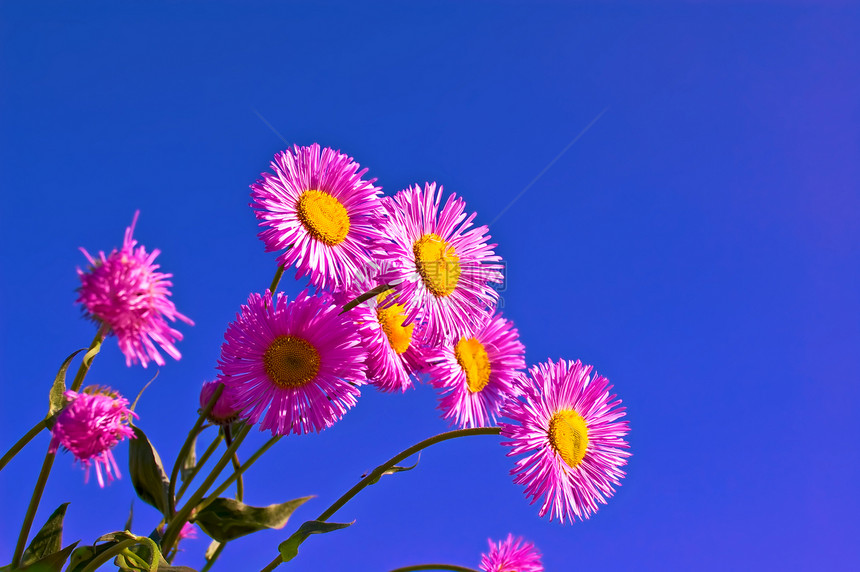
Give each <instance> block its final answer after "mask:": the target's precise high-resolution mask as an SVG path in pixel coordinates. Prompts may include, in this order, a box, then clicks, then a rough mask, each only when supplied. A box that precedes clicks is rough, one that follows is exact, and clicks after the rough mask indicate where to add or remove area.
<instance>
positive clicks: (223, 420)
mask: <svg viewBox="0 0 860 572" xmlns="http://www.w3.org/2000/svg"><path fill="white" fill-rule="evenodd" d="M220 384H221V382H220V381H218V380H214V381H207V382H205V383H204V384H203V387H201V388H200V409H201V410H202V409H205V408H206V404H208V403H209V400H210V399H212V395H214V393H215V390H216V389H218V386H219V385H220ZM234 402H235V397H234V396H233V392H232V391H231V390H230V388H229V387H227V386H226V385H225V386H224V391H222V392H221V395H220V396H219V397H218V400H217V401H215V405H214V406H213V407H212V411H210V412H209V415H208V416H207V417H206V419H208V420H209V421H210V422H211V423H215V424H216V425H227V424H228V423H232V422H233V421H236V420H237V419H238V418H239V409H238V408H237V407H236V405H235V403H234Z"/></svg>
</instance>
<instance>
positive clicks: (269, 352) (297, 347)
mask: <svg viewBox="0 0 860 572" xmlns="http://www.w3.org/2000/svg"><path fill="white" fill-rule="evenodd" d="M263 363H264V364H265V366H266V373H267V374H268V375H269V379H271V380H272V381H273V382H275V383H276V384H277V385H278V386H280V387H283V388H285V389H287V388H296V387H301V386H303V385H305V384H306V383H308V382H310V381H311V380H313V379H314V378H315V377H316V375H317V373H319V370H320V354H319V352H317V349H316V348H315V347H313V346H312V345H311V344H310V343H308V342H307V341H306V340H303V339H302V338H297V337H294V336H278V337H277V338H275V340H274V341H273V342H272V343H271V344H270V345H269V347H268V348H267V349H266V353H265V354H264V355H263Z"/></svg>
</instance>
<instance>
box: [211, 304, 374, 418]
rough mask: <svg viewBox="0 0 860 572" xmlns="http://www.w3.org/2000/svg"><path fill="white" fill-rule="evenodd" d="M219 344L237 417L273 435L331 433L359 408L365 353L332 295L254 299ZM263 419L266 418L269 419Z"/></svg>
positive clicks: (357, 336) (231, 325) (351, 325)
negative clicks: (339, 421)
mask: <svg viewBox="0 0 860 572" xmlns="http://www.w3.org/2000/svg"><path fill="white" fill-rule="evenodd" d="M224 339H225V341H224V343H223V344H222V345H221V358H220V359H219V360H218V369H220V370H221V373H222V374H223V375H222V376H220V377H219V381H221V382H223V383H224V384H225V385H226V386H227V390H229V391H230V392H231V393H232V395H233V398H234V399H235V402H234V403H235V405H236V407H238V408H239V409H240V411H241V413H240V417H241V418H243V419H245V418H247V419H249V420H250V422H251V423H257V422H258V421H259V420H260V418H261V417H262V418H263V422H262V424H261V425H260V430H265V429H270V430H271V431H272V434H273V435H286V434H289V433H297V434H303V433H309V432H311V431H317V432H319V431H322V430H323V429H325V428H326V427H330V426H331V425H333V424H334V423H335V422H336V421H338V420H339V419H340V418H341V417H343V415H344V413H346V411H347V409H349V408H350V407H352V406H353V405H355V403H356V400H357V398H358V396H359V394H360V391H359V386H361V385H363V384H364V383H366V378H365V374H364V371H365V360H366V358H367V354H366V352H365V350H364V349H363V348H362V347H361V340H360V338H359V335H358V332H356V330H355V326H354V325H353V323H352V320H350V319H349V317H348V316H347V315H345V314H340V308H339V307H338V306H335V305H334V303H333V302H332V298H331V295H329V294H328V293H326V292H322V293H321V294H320V295H317V296H312V295H310V294H309V292H308V291H307V290H305V291H303V292H301V293H300V294H299V295H298V296H297V297H296V298H295V300H293V301H292V302H288V300H287V296H286V295H284V294H282V293H279V294H278V295H277V298H276V299H274V300H273V299H272V295H271V293H270V292H269V291H266V293H265V294H263V295H262V296H261V295H259V294H251V296H250V297H249V298H248V303H247V305H243V306H242V308H241V310H240V312H239V314H238V315H237V316H236V320H235V321H233V322H232V323H231V324H230V325H229V326H228V327H227V332H226V333H225V334H224ZM264 414H265V415H264Z"/></svg>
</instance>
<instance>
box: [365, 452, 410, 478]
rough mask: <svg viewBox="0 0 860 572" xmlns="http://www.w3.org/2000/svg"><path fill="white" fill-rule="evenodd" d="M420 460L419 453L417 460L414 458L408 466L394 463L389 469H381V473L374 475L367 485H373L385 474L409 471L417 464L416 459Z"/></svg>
mask: <svg viewBox="0 0 860 572" xmlns="http://www.w3.org/2000/svg"><path fill="white" fill-rule="evenodd" d="M420 460H421V455H420V454H419V455H418V460H416V461H415V463H414V464H412V465H409V466H408V467H401V466H399V465H394V466H393V467H391V468H390V469H387V470H385V471H383V473H382V474H381V475H379V476H378V477H376V478H375V479H373V480H372V481H370V482H369V483H367V484H368V485H375V484H376V483H378V482H379V479H381V478H382V477H383V476H385V475H393V474H394V473H402V472H403V471H411V470H412V469H414V468H415V467H417V466H418V461H420Z"/></svg>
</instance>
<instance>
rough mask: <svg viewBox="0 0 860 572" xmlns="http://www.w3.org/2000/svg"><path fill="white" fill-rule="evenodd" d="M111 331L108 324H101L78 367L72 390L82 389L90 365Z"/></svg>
mask: <svg viewBox="0 0 860 572" xmlns="http://www.w3.org/2000/svg"><path fill="white" fill-rule="evenodd" d="M109 331H110V327H109V326H108V325H107V324H105V323H102V325H101V326H99V329H98V331H97V332H96V337H95V338H93V342H92V343H91V344H90V347H89V350H88V351H87V353H86V354H84V359H82V360H81V366H80V367H79V368H78V373H76V374H75V379H74V381H72V387H71V388H70V389H71V390H72V391H78V390H80V389H81V386H82V385H83V384H84V378H85V377H86V376H87V372H88V371H90V365H91V364H92V363H93V359H95V357H96V354H98V353H99V349H100V348H101V345H102V342H103V341H104V339H105V336H107V335H108V332H109Z"/></svg>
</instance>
